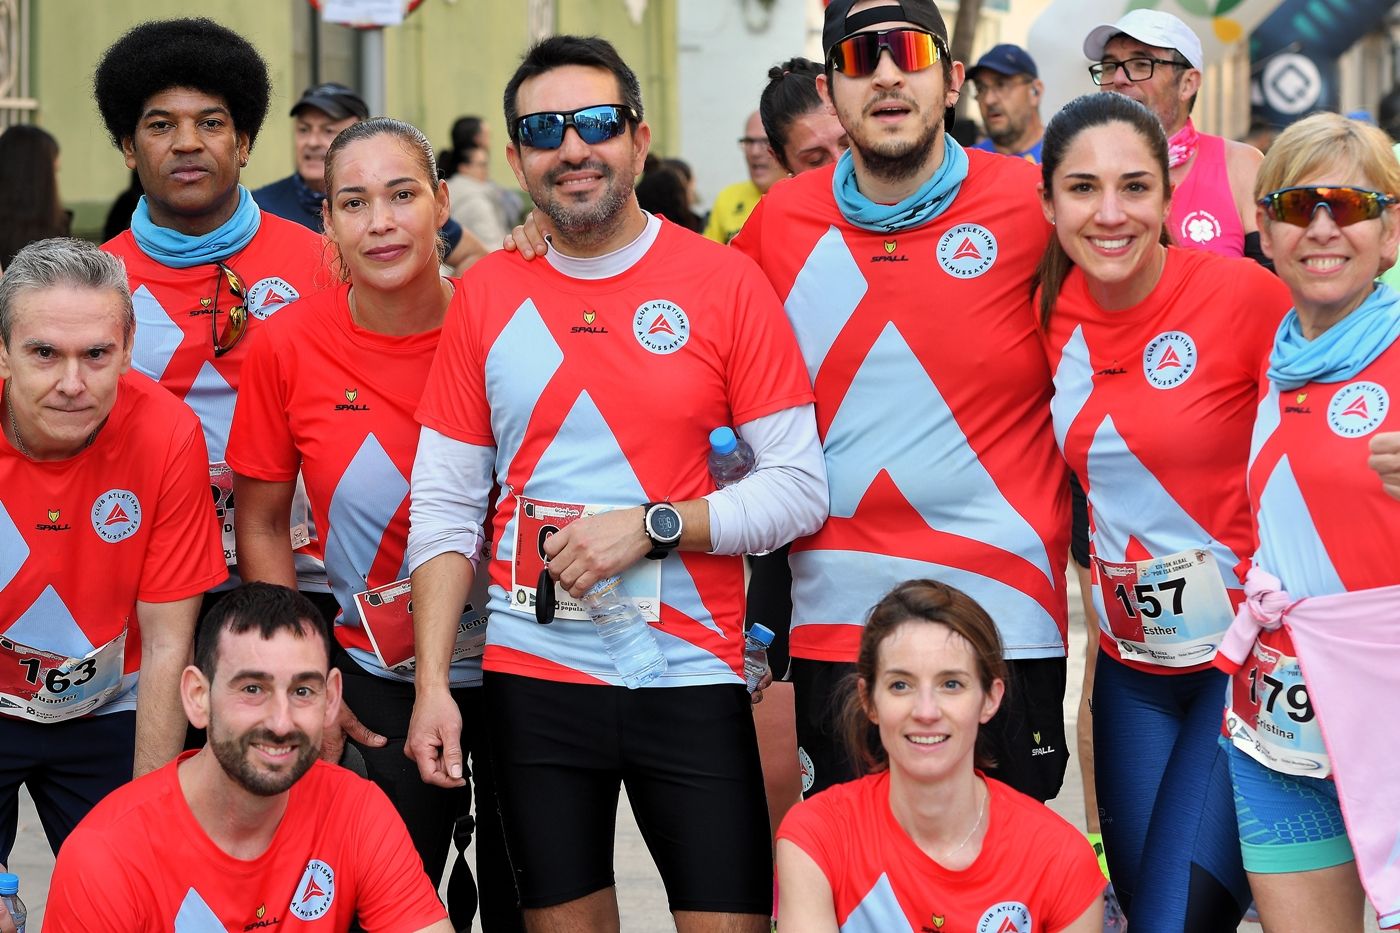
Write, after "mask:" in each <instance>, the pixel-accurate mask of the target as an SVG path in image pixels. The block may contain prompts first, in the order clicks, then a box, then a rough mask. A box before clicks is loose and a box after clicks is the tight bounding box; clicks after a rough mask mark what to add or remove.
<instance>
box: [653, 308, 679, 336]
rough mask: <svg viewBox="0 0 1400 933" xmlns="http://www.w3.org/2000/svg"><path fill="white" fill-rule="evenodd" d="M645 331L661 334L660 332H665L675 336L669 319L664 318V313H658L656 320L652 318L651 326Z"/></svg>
mask: <svg viewBox="0 0 1400 933" xmlns="http://www.w3.org/2000/svg"><path fill="white" fill-rule="evenodd" d="M647 333H648V334H661V333H665V334H670V335H671V336H672V337H674V336H676V332H675V330H673V329H672V328H671V324H670V322H669V321H667V320H666V316H665V315H664V314H658V315H657V316H656V320H654V321H652V322H651V327H650V328H648V329H647Z"/></svg>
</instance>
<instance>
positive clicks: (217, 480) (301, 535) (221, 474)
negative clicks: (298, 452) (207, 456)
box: [209, 460, 311, 567]
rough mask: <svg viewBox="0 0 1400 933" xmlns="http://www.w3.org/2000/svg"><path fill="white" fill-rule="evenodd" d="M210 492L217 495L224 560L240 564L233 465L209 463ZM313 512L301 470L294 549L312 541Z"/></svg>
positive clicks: (295, 498) (293, 525) (294, 507)
mask: <svg viewBox="0 0 1400 933" xmlns="http://www.w3.org/2000/svg"><path fill="white" fill-rule="evenodd" d="M209 491H210V492H211V493H212V494H213V496H214V515H215V516H216V517H217V518H218V521H219V534H220V536H221V537H222V538H223V544H224V563H226V564H228V565H229V566H230V567H232V566H233V565H234V564H236V563H238V545H237V543H236V541H235V539H234V533H233V509H234V504H233V468H232V467H230V466H229V465H228V464H227V463H225V462H223V461H222V460H221V461H219V462H218V463H211V464H209ZM310 514H311V502H310V500H308V499H307V498H306V485H305V484H304V483H303V482H302V479H301V474H300V473H298V474H297V487H296V491H295V492H293V493H292V518H291V541H292V550H294V551H295V550H297V549H298V548H303V547H306V546H307V545H308V544H310V543H311V522H310V520H309V517H308V516H309V515H310Z"/></svg>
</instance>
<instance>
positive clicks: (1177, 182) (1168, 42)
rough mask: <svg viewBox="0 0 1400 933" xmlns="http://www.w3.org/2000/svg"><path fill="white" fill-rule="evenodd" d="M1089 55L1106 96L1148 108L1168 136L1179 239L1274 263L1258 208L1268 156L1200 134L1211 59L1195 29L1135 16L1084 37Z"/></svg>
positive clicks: (1159, 16) (1149, 13)
mask: <svg viewBox="0 0 1400 933" xmlns="http://www.w3.org/2000/svg"><path fill="white" fill-rule="evenodd" d="M1084 56H1085V57H1086V58H1088V59H1090V60H1091V61H1093V62H1094V64H1092V65H1090V66H1089V76H1090V77H1091V78H1092V79H1093V81H1094V83H1095V84H1096V85H1098V87H1099V89H1100V90H1101V91H1111V92H1113V93H1115V94H1122V95H1124V96H1125V97H1131V98H1133V99H1134V100H1136V101H1139V102H1141V103H1142V104H1144V105H1146V107H1147V108H1148V109H1149V110H1151V111H1152V112H1153V113H1155V114H1156V115H1157V119H1158V120H1160V121H1161V122H1162V128H1163V129H1164V130H1166V132H1167V140H1168V145H1169V152H1168V157H1169V160H1170V166H1171V183H1172V201H1171V212H1170V214H1169V216H1168V217H1167V227H1168V229H1169V230H1170V231H1171V237H1172V241H1173V242H1174V243H1176V244H1177V245H1178V246H1188V247H1191V248H1193V249H1204V250H1209V251H1210V252H1213V253H1219V254H1221V255H1222V256H1248V257H1249V258H1251V259H1253V260H1255V261H1256V262H1259V263H1262V264H1264V265H1268V258H1267V257H1266V256H1265V255H1264V253H1263V250H1262V249H1261V248H1260V246H1259V227H1258V223H1257V222H1256V220H1255V214H1254V203H1253V201H1254V179H1255V177H1256V176H1257V175H1258V174H1259V163H1260V162H1262V161H1263V159H1264V157H1263V155H1262V154H1260V152H1259V150H1258V149H1255V148H1254V147H1253V146H1248V145H1246V144H1244V143H1241V142H1236V141H1234V140H1232V139H1225V138H1223V137H1220V136H1211V135H1209V134H1206V133H1200V132H1197V130H1196V126H1195V124H1194V123H1193V122H1192V121H1191V109H1192V108H1193V107H1194V106H1195V104H1196V95H1197V94H1198V93H1199V91H1200V89H1201V69H1202V68H1204V67H1205V56H1204V53H1203V52H1202V51H1201V40H1200V39H1199V38H1197V36H1196V34H1195V33H1194V32H1192V31H1191V28H1190V27H1189V26H1187V25H1186V24H1185V23H1183V22H1182V21H1181V20H1180V19H1178V18H1176V17H1175V16H1173V15H1172V14H1170V13H1166V12H1163V11H1162V10H1147V9H1139V10H1132V11H1130V12H1128V13H1126V14H1124V15H1123V16H1122V17H1121V18H1120V19H1119V20H1118V22H1116V23H1105V24H1103V25H1100V26H1095V27H1094V29H1093V30H1091V31H1090V32H1089V35H1088V36H1087V37H1085V39H1084Z"/></svg>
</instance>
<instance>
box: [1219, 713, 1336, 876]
mask: <svg viewBox="0 0 1400 933" xmlns="http://www.w3.org/2000/svg"><path fill="white" fill-rule="evenodd" d="M1220 741H1221V743H1222V744H1224V745H1225V746H1226V748H1227V749H1228V750H1229V756H1228V757H1229V762H1230V781H1231V783H1232V784H1233V785H1234V788H1235V818H1236V820H1237V821H1238V823H1239V827H1240V849H1241V850H1242V852H1243V854H1244V868H1245V871H1248V872H1254V873H1255V874H1261V875H1277V874H1283V873H1285V872H1295V871H1316V870H1317V869H1319V868H1331V867H1332V866H1334V865H1344V864H1346V863H1347V862H1351V861H1354V860H1355V858H1356V856H1355V855H1354V854H1353V853H1352V851H1351V842H1350V841H1349V840H1348V839H1347V830H1346V825H1345V824H1344V823H1343V822H1342V808H1341V805H1340V804H1339V803H1338V802H1337V785H1336V784H1334V783H1333V782H1332V781H1331V780H1328V779H1325V778H1324V779H1321V780H1319V779H1318V778H1311V777H1295V776H1293V775H1291V774H1281V773H1280V772H1278V771H1274V770H1273V769H1272V768H1268V767H1266V766H1265V765H1262V764H1260V763H1259V762H1257V761H1255V760H1254V759H1253V758H1251V757H1249V756H1248V755H1246V754H1245V753H1244V752H1242V751H1240V750H1239V749H1238V748H1236V747H1235V744H1234V743H1233V742H1231V741H1230V740H1229V739H1227V738H1224V737H1222V738H1221V740H1220Z"/></svg>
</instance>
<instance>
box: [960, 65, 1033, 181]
mask: <svg viewBox="0 0 1400 933" xmlns="http://www.w3.org/2000/svg"><path fill="white" fill-rule="evenodd" d="M967 80H969V81H971V82H972V94H973V97H975V98H976V99H977V109H978V110H979V111H980V112H981V114H982V126H984V127H985V128H986V130H987V138H986V139H984V140H982V141H981V142H980V143H977V144H976V145H975V146H973V147H972V148H974V149H983V150H985V151H987V152H1000V153H1001V154H1002V155H1009V156H1015V157H1016V158H1018V159H1025V160H1026V161H1027V162H1036V163H1039V162H1040V142H1041V137H1042V136H1044V135H1045V125H1044V124H1043V123H1041V121H1040V95H1041V94H1043V93H1044V92H1045V84H1044V83H1043V82H1042V81H1041V80H1040V74H1039V71H1038V69H1037V68H1036V67H1035V59H1033V58H1031V57H1030V55H1029V54H1028V53H1027V52H1026V50H1025V49H1023V48H1021V47H1020V46H1019V45H1011V44H1010V43H1003V44H1001V45H995V46H992V48H991V49H989V50H988V51H987V53H986V54H985V55H983V56H982V57H981V58H979V59H977V64H975V65H973V66H972V67H971V68H969V69H968V70H967Z"/></svg>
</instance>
